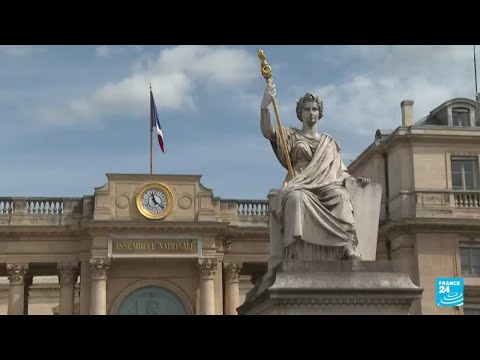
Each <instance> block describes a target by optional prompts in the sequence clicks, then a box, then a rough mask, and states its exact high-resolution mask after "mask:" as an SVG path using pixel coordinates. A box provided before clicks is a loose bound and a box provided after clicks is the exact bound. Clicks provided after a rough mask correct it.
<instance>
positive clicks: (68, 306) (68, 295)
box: [57, 263, 78, 315]
mask: <svg viewBox="0 0 480 360" xmlns="http://www.w3.org/2000/svg"><path fill="white" fill-rule="evenodd" d="M57 269H58V273H59V275H58V279H59V282H60V306H59V309H58V314H59V315H73V311H74V308H75V283H76V282H77V278H78V264H77V263H59V264H57Z"/></svg>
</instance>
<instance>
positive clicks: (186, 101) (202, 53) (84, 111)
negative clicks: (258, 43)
mask: <svg viewBox="0 0 480 360" xmlns="http://www.w3.org/2000/svg"><path fill="white" fill-rule="evenodd" d="M99 49H100V50H99ZM117 50H118V49H117ZM97 54H102V55H101V56H108V55H110V54H111V49H110V47H98V48H97ZM257 68H258V63H257V59H256V58H255V54H249V53H248V52H247V51H246V50H245V49H241V48H235V47H209V46H177V47H174V48H167V49H164V50H163V51H161V52H160V53H159V54H158V56H157V57H146V56H141V57H140V58H139V59H137V61H135V62H134V64H133V66H132V72H131V74H130V75H128V76H126V77H125V78H123V79H120V80H118V81H115V82H109V83H107V84H105V85H102V86H100V87H98V88H97V89H96V90H95V91H94V92H93V93H92V94H90V95H88V96H85V97H84V98H82V99H73V100H71V101H70V103H69V104H64V106H63V108H58V107H55V108H49V109H48V110H45V109H44V110H42V113H41V114H40V116H41V118H42V119H44V120H45V122H47V123H49V124H57V125H60V124H64V125H65V124H67V125H68V124H74V123H84V124H95V120H96V119H101V118H102V117H103V116H106V115H116V114H128V115H133V116H142V115H143V114H144V113H145V109H148V102H149V94H148V91H149V83H150V82H152V89H153V93H154V96H155V101H156V103H157V107H162V108H163V109H170V110H181V111H191V110H194V109H195V99H196V95H195V94H196V93H197V92H198V91H199V88H201V87H207V88H208V89H209V90H210V91H213V92H215V91H219V90H220V89H223V90H225V89H226V90H228V89H230V90H233V91H237V90H238V91H241V86H242V85H245V84H247V83H248V82H249V81H250V80H252V79H254V78H256V77H257V72H258V71H257V70H258V69H257ZM62 113H64V114H65V115H66V114H67V113H69V116H65V117H64V118H62V115H61V114H62ZM46 115H48V116H50V115H53V118H54V120H52V119H49V118H46V117H45V116H46Z"/></svg>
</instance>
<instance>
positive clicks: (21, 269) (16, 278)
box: [7, 263, 29, 285]
mask: <svg viewBox="0 0 480 360" xmlns="http://www.w3.org/2000/svg"><path fill="white" fill-rule="evenodd" d="M28 268H29V265H28V263H13V264H7V272H8V280H9V281H10V284H11V285H23V284H25V278H26V277H27V272H28Z"/></svg>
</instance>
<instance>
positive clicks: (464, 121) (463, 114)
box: [452, 107, 470, 127]
mask: <svg viewBox="0 0 480 360" xmlns="http://www.w3.org/2000/svg"><path fill="white" fill-rule="evenodd" d="M452 125H453V126H464V127H465V126H470V111H469V109H467V108H461V107H456V108H453V109H452Z"/></svg>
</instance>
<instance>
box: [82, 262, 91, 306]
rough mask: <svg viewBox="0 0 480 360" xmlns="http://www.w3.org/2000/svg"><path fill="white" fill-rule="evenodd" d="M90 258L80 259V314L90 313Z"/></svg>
mask: <svg viewBox="0 0 480 360" xmlns="http://www.w3.org/2000/svg"><path fill="white" fill-rule="evenodd" d="M90 298H91V294H90V260H89V259H82V261H81V265H80V315H90Z"/></svg>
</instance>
